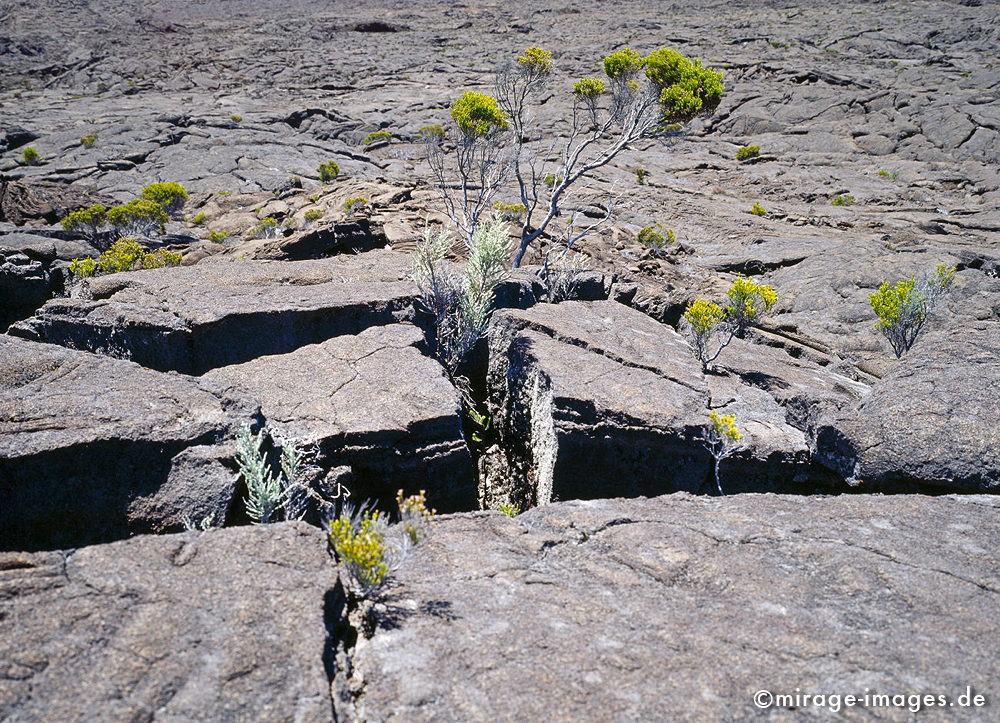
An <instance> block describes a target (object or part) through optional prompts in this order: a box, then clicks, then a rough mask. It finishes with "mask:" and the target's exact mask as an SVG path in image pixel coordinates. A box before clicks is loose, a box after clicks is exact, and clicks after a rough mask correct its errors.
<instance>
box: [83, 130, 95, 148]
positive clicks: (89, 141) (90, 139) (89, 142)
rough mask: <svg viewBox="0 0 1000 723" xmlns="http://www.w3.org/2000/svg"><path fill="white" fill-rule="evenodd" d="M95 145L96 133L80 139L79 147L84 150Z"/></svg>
mask: <svg viewBox="0 0 1000 723" xmlns="http://www.w3.org/2000/svg"><path fill="white" fill-rule="evenodd" d="M95 143H97V134H96V133H91V134H89V135H86V136H83V137H81V138H80V145H81V146H83V147H84V148H93V147H94V144H95Z"/></svg>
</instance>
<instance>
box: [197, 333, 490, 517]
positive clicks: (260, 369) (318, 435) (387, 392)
mask: <svg viewBox="0 0 1000 723" xmlns="http://www.w3.org/2000/svg"><path fill="white" fill-rule="evenodd" d="M422 341H423V334H422V332H421V331H420V330H419V329H418V328H417V327H415V326H412V325H410V324H393V325H390V326H384V327H373V328H370V329H366V330H365V331H363V332H361V333H360V334H358V335H357V336H339V337H335V338H333V339H330V340H328V341H325V342H323V343H321V344H314V345H310V346H304V347H302V348H300V349H297V350H296V351H294V352H291V353H289V354H281V355H277V356H266V357H261V358H259V359H255V360H253V361H250V362H246V363H244V364H237V365H234V366H227V367H222V368H219V369H214V370H212V371H211V372H209V373H208V374H206V375H205V377H204V378H205V379H208V380H211V381H213V382H216V383H218V384H219V385H221V386H226V387H232V388H233V389H234V393H236V394H248V395H250V396H253V397H255V398H256V399H259V400H260V403H261V411H262V413H263V415H264V417H265V418H266V419H267V424H268V426H269V427H271V428H272V429H274V430H276V431H277V432H279V433H280V435H282V436H284V437H286V438H292V439H296V440H298V442H299V443H300V445H302V446H303V447H306V448H308V447H311V446H312V445H316V446H317V447H318V449H319V451H320V454H321V460H322V462H323V464H324V466H330V467H332V466H337V465H345V464H346V465H350V466H351V468H352V471H353V473H354V477H355V480H356V481H357V486H356V487H353V488H352V492H353V493H354V494H355V495H358V496H360V497H382V498H387V499H392V498H393V497H394V495H395V494H396V491H397V490H398V489H401V488H403V489H406V490H407V491H412V492H416V491H418V490H421V489H425V490H427V495H428V500H430V502H431V503H432V504H433V506H435V507H437V508H438V509H440V510H461V509H466V510H467V509H470V508H472V507H474V506H475V504H476V488H475V479H474V474H473V469H472V463H471V460H470V458H469V453H468V449H467V448H466V446H465V441H464V439H463V438H462V423H461V410H460V407H459V399H458V393H457V392H456V391H455V388H454V387H453V386H452V385H451V383H450V382H449V381H448V379H447V378H446V376H445V374H444V371H443V370H442V368H441V366H440V364H438V363H437V362H436V361H434V360H433V359H430V358H428V357H427V356H424V355H423V354H422V353H421V352H420V351H419V349H418V348H417V345H418V344H420V343H421V342H422Z"/></svg>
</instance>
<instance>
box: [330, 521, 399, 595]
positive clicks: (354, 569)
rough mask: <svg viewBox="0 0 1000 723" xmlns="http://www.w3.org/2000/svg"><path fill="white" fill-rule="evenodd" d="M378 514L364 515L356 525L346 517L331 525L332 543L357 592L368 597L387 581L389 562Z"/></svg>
mask: <svg viewBox="0 0 1000 723" xmlns="http://www.w3.org/2000/svg"><path fill="white" fill-rule="evenodd" d="M381 528H382V525H380V524H379V513H378V512H365V513H364V515H363V516H362V518H361V520H360V522H359V523H358V524H355V523H354V522H352V520H351V519H350V518H349V517H348V516H347V515H341V516H340V517H338V518H337V519H335V520H333V521H332V522H331V523H330V543H331V544H332V545H333V549H334V552H336V553H337V559H338V560H339V562H340V564H341V565H342V566H343V567H344V570H345V571H346V572H347V575H348V577H349V578H350V580H351V581H352V582H353V583H354V587H355V592H357V593H358V594H359V595H360V596H361V597H368V596H370V595H371V594H372V593H374V592H375V591H377V590H378V589H379V588H381V587H382V585H383V584H384V583H385V581H386V577H387V576H388V574H389V563H388V561H387V559H386V557H387V555H386V541H385V536H384V534H383V531H382V529H381Z"/></svg>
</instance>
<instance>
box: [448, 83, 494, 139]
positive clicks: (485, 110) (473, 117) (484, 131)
mask: <svg viewBox="0 0 1000 723" xmlns="http://www.w3.org/2000/svg"><path fill="white" fill-rule="evenodd" d="M451 117H452V120H454V121H455V124H456V125H457V126H458V129H459V131H460V132H461V133H462V135H464V136H467V137H471V138H476V137H478V138H482V137H486V136H490V135H493V134H495V133H498V132H500V131H504V130H507V127H508V122H507V114H506V113H504V112H503V110H501V109H500V106H499V104H498V103H497V99H496V98H493V97H491V96H488V95H484V94H482V93H476V92H474V91H471V90H469V91H466V92H465V93H463V94H462V96H461V97H460V98H459V99H458V100H456V101H455V104H454V105H453V106H452V107H451Z"/></svg>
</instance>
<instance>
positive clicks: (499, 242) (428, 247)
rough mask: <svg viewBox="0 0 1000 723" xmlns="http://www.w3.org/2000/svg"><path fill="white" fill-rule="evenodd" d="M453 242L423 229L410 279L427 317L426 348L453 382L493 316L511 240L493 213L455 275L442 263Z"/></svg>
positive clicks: (439, 231) (441, 231) (440, 231)
mask: <svg viewBox="0 0 1000 723" xmlns="http://www.w3.org/2000/svg"><path fill="white" fill-rule="evenodd" d="M454 245H455V242H454V240H453V238H452V236H451V235H450V234H449V233H448V232H447V231H445V230H444V229H441V228H432V227H431V226H430V225H427V226H426V228H425V229H424V238H423V239H422V240H421V241H420V242H419V243H418V244H417V248H416V251H415V252H414V255H413V266H412V272H411V275H412V278H413V280H414V282H415V283H416V284H417V288H418V289H419V290H420V305H421V306H422V307H423V309H424V311H427V312H428V313H430V314H432V315H433V317H434V318H433V323H432V327H433V328H432V333H433V338H432V340H431V341H432V349H433V352H434V354H435V356H436V357H437V358H438V360H439V361H440V362H441V364H442V365H443V366H444V367H445V369H446V370H447V371H448V374H449V375H450V376H451V377H452V379H453V380H454V379H455V377H456V376H457V373H458V368H459V366H460V365H461V363H462V362H463V361H464V360H465V358H466V357H467V356H468V354H469V352H470V351H472V348H473V347H474V346H475V344H476V342H477V341H479V339H480V337H481V336H482V335H483V332H485V330H486V325H487V324H488V323H489V320H490V316H491V314H492V313H493V305H494V299H495V296H494V292H495V290H496V287H497V285H498V284H500V283H501V282H502V281H503V280H504V279H506V278H507V271H506V263H507V259H508V258H509V257H510V251H511V242H510V234H509V232H508V229H507V224H506V223H505V222H504V221H503V219H502V218H501V217H500V216H499V215H497V214H494V215H493V216H491V217H490V218H489V219H487V220H484V221H483V222H482V223H480V225H479V226H478V227H477V228H476V230H475V232H474V233H473V236H472V245H471V247H470V249H469V258H468V260H467V261H466V263H465V268H464V269H463V271H462V273H461V275H459V274H458V273H456V272H455V271H454V270H453V267H452V265H451V264H450V263H449V262H448V261H447V257H448V255H449V254H450V253H451V252H452V249H453V247H454Z"/></svg>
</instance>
